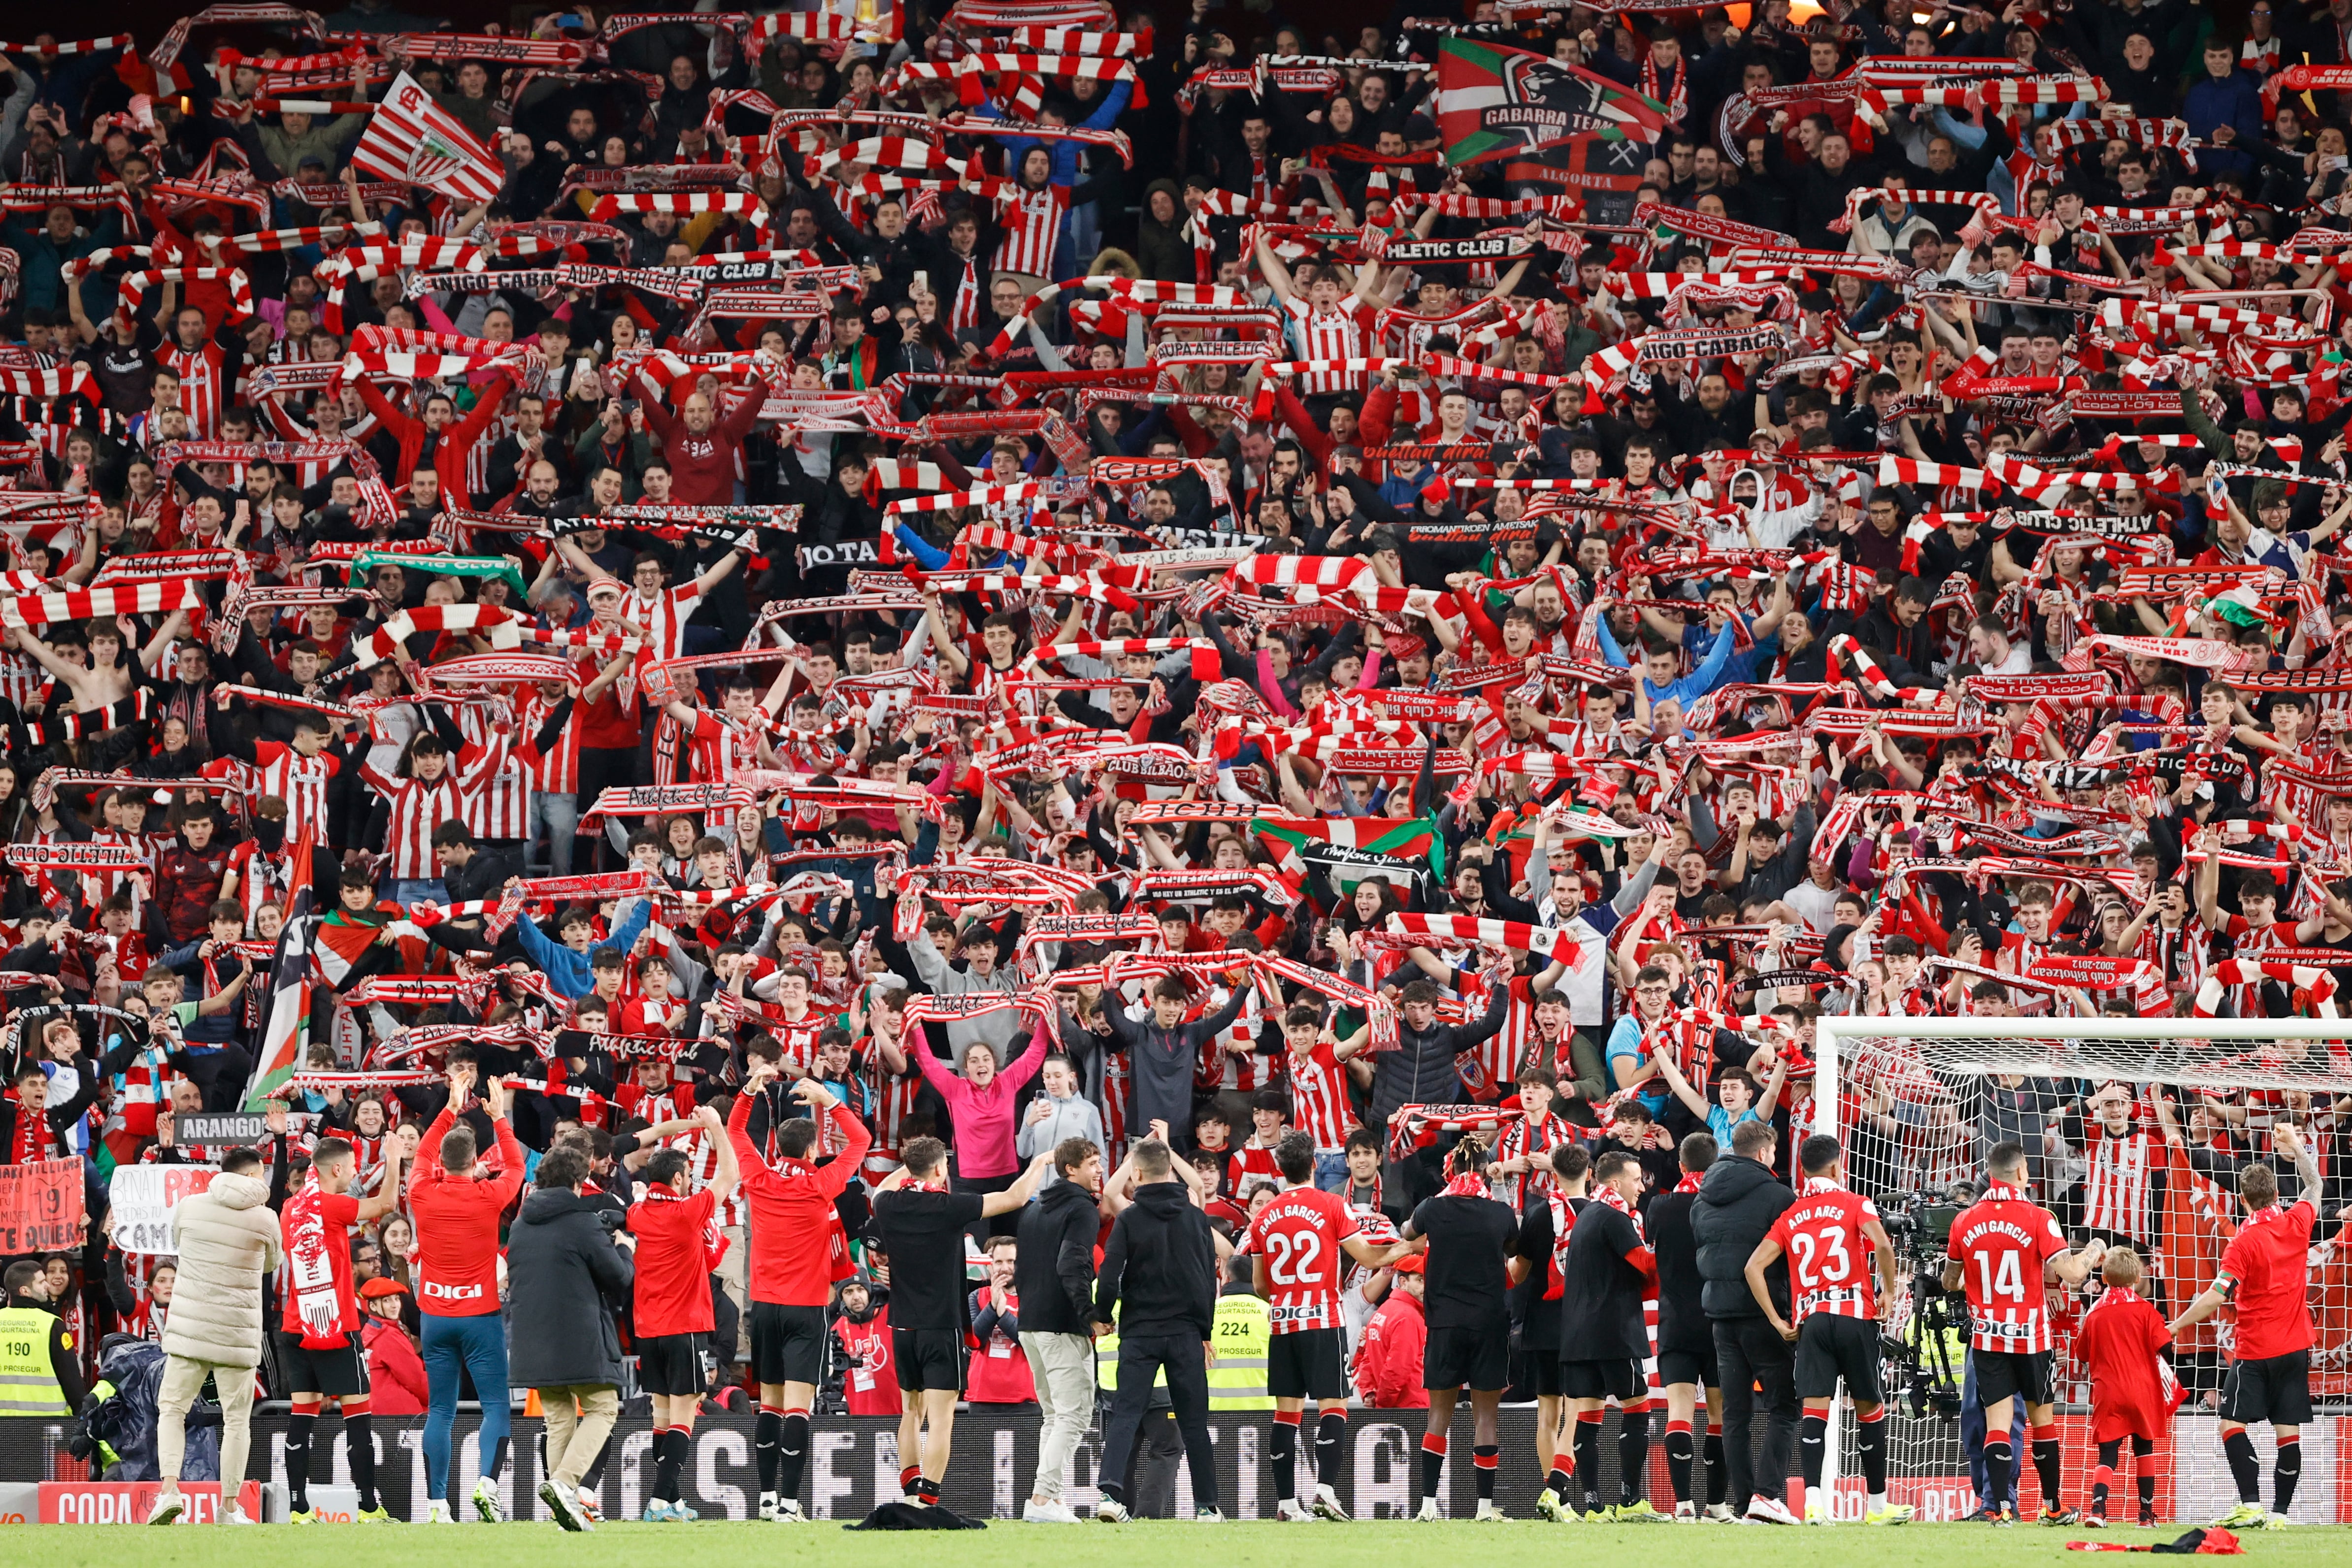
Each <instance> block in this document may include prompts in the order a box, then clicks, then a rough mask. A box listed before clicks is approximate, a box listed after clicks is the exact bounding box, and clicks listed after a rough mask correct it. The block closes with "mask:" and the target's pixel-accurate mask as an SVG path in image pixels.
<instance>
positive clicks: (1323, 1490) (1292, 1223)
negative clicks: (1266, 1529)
mask: <svg viewBox="0 0 2352 1568" xmlns="http://www.w3.org/2000/svg"><path fill="white" fill-rule="evenodd" d="M1274 1157H1275V1163H1276V1167H1277V1168H1278V1169H1279V1170H1280V1171H1281V1173H1282V1179H1283V1181H1284V1182H1285V1183H1286V1186H1285V1187H1284V1188H1283V1190H1282V1192H1281V1193H1280V1194H1279V1195H1277V1196H1276V1197H1275V1199H1274V1201H1273V1202H1271V1203H1269V1204H1267V1205H1266V1206H1265V1207H1264V1208H1261V1209H1259V1210H1258V1211H1257V1214H1256V1215H1255V1217H1254V1218H1252V1219H1251V1220H1250V1224H1249V1229H1248V1230H1247V1232H1245V1233H1244V1236H1243V1238H1242V1240H1241V1242H1240V1244H1239V1245H1238V1246H1237V1247H1236V1248H1235V1249H1234V1250H1235V1252H1236V1253H1244V1252H1245V1253H1247V1254H1249V1256H1250V1260H1251V1263H1250V1267H1251V1270H1252V1271H1253V1280H1254V1285H1253V1288H1254V1289H1255V1291H1257V1293H1258V1294H1259V1295H1260V1296H1262V1297H1264V1298H1265V1301H1267V1303H1268V1304H1269V1306H1270V1307H1271V1309H1272V1310H1271V1311H1270V1312H1268V1314H1267V1319H1268V1322H1269V1325H1270V1327H1271V1328H1272V1330H1273V1335H1272V1338H1271V1339H1270V1340H1269V1341H1268V1343H1267V1345H1266V1361H1265V1387H1266V1392H1267V1393H1269V1394H1271V1395H1272V1396H1274V1427H1273V1430H1272V1432H1271V1434H1270V1437H1269V1440H1268V1442H1267V1444H1266V1453H1267V1457H1268V1458H1269V1459H1270V1460H1271V1461H1272V1463H1273V1468H1274V1495H1275V1499H1276V1501H1275V1517H1276V1519H1286V1520H1287V1519H1307V1518H1310V1517H1316V1516H1320V1517H1321V1518H1324V1519H1340V1520H1343V1519H1346V1518H1347V1517H1348V1515H1347V1512H1346V1511H1345V1510H1344V1509H1343V1508H1342V1507H1341V1506H1340V1503H1339V1490H1338V1485H1339V1460H1340V1456H1341V1454H1342V1453H1343V1452H1344V1451H1345V1449H1346V1448H1347V1442H1346V1437H1347V1430H1348V1374H1347V1356H1346V1347H1345V1345H1344V1344H1343V1343H1341V1340H1342V1333H1341V1318H1340V1312H1339V1280H1340V1275H1341V1272H1342V1270H1341V1268H1340V1262H1339V1260H1340V1256H1341V1254H1343V1253H1344V1254H1345V1255H1346V1256H1348V1257H1349V1258H1352V1259H1354V1260H1356V1261H1357V1262H1358V1263H1360V1264H1362V1265H1363V1266H1364V1267H1366V1268H1368V1269H1378V1268H1381V1267H1382V1266H1384V1265H1386V1264H1388V1263H1391V1262H1393V1261H1395V1260H1397V1259H1398V1258H1400V1257H1402V1256H1403V1254H1404V1253H1405V1252H1406V1251H1408V1250H1410V1249H1409V1248H1408V1247H1407V1245H1406V1244H1405V1243H1403V1242H1399V1243H1397V1244H1396V1245H1395V1246H1393V1247H1376V1246H1374V1245H1373V1244H1372V1243H1370V1241H1367V1240H1365V1239H1364V1238H1363V1237H1362V1236H1361V1235H1360V1234H1359V1231H1360V1228H1361V1227H1360V1225H1359V1224H1358V1222H1357V1219H1356V1215H1355V1211H1354V1210H1352V1209H1350V1208H1349V1207H1348V1204H1347V1200H1346V1199H1345V1198H1342V1197H1340V1196H1339V1194H1337V1193H1334V1192H1325V1191H1322V1190H1321V1189H1319V1188H1318V1187H1317V1186H1315V1185H1314V1176H1315V1145H1314V1142H1313V1140H1311V1139H1310V1138H1308V1137H1307V1134H1304V1133H1298V1132H1292V1133H1287V1134H1284V1135H1283V1138H1282V1141H1281V1143H1279V1144H1278V1145H1276V1147H1275V1154H1274ZM1309 1399H1313V1400H1314V1401H1315V1403H1316V1410H1317V1418H1316V1427H1315V1461H1316V1464H1315V1469H1316V1484H1315V1507H1314V1511H1313V1514H1311V1515H1310V1513H1309V1512H1308V1511H1307V1510H1306V1509H1304V1508H1302V1507H1300V1506H1299V1502H1298V1484H1297V1463H1298V1428H1299V1422H1300V1416H1301V1415H1302V1413H1303V1412H1304V1411H1305V1410H1306V1408H1307V1400H1309Z"/></svg>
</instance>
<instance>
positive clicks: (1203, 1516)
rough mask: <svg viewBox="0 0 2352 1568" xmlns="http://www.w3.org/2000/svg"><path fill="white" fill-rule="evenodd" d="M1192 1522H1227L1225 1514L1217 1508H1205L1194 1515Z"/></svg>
mask: <svg viewBox="0 0 2352 1568" xmlns="http://www.w3.org/2000/svg"><path fill="white" fill-rule="evenodd" d="M1192 1522H1193V1523H1195V1524H1223V1523H1224V1522H1225V1516H1224V1514H1223V1512H1222V1511H1219V1510H1217V1509H1213V1508H1204V1509H1202V1510H1201V1511H1199V1512H1198V1513H1195V1514H1194V1515H1193V1516H1192Z"/></svg>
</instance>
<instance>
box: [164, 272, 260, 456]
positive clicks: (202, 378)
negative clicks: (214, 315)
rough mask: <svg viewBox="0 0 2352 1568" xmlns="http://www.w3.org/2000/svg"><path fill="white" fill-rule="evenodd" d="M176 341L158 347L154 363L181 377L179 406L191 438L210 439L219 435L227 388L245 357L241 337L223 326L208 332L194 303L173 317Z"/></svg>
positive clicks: (173, 330) (174, 339)
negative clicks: (213, 333)
mask: <svg viewBox="0 0 2352 1568" xmlns="http://www.w3.org/2000/svg"><path fill="white" fill-rule="evenodd" d="M172 332H173V341H171V342H168V343H165V344H163V346H161V347H159V348H158V349H156V350H155V362H156V364H158V365H160V366H162V367H163V369H165V370H167V371H171V372H172V373H173V375H176V376H178V377H179V378H180V407H181V410H182V411H183V412H184V413H186V414H187V416H188V437H189V439H190V440H193V441H210V440H212V439H214V438H215V436H217V435H219V434H220V426H221V415H222V414H223V413H226V412H227V410H228V391H229V388H230V386H231V385H232V384H233V383H234V382H235V381H236V366H237V362H238V361H241V360H242V359H243V358H244V357H245V345H244V342H243V340H240V339H237V338H236V337H235V335H234V334H232V333H229V332H228V331H227V330H226V329H223V330H222V333H221V335H220V336H219V337H207V336H205V313H204V312H203V311H201V310H199V309H196V308H194V306H189V307H186V308H183V309H182V310H181V311H180V313H179V314H178V315H177V316H175V317H173V321H172Z"/></svg>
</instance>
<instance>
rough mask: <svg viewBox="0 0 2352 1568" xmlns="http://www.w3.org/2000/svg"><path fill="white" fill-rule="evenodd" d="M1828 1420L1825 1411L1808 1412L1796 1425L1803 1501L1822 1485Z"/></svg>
mask: <svg viewBox="0 0 2352 1568" xmlns="http://www.w3.org/2000/svg"><path fill="white" fill-rule="evenodd" d="M1829 1446H1830V1418H1829V1415H1828V1413H1827V1412H1825V1411H1816V1410H1808V1411H1806V1412H1805V1414H1804V1418H1803V1419H1802V1420H1800V1421H1799V1422H1798V1423H1797V1464H1798V1467H1799V1468H1800V1469H1801V1470H1803V1472H1804V1476H1805V1500H1806V1501H1808V1502H1811V1500H1812V1495H1813V1491H1814V1489H1816V1488H1818V1487H1819V1486H1820V1485H1821V1484H1822V1461H1823V1460H1824V1459H1826V1458H1828V1455H1829Z"/></svg>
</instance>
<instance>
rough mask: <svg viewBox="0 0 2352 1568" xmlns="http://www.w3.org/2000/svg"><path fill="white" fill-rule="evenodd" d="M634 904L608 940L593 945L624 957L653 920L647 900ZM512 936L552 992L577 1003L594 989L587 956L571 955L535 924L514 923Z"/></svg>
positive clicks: (591, 950)
mask: <svg viewBox="0 0 2352 1568" xmlns="http://www.w3.org/2000/svg"><path fill="white" fill-rule="evenodd" d="M635 905H636V906H635V908H634V909H631V910H630V911H629V913H627V914H626V915H622V916H621V919H620V924H619V925H615V926H614V927H613V935H612V937H611V938H610V940H608V941H605V942H601V943H599V944H597V946H604V947H618V948H619V949H620V950H621V951H622V952H624V953H626V952H627V951H628V950H629V949H630V948H632V947H634V946H636V945H637V937H638V936H640V935H642V934H643V933H644V931H645V928H646V921H648V920H650V919H652V918H653V913H654V904H653V900H652V899H650V898H640V899H637V900H635ZM515 935H516V936H518V937H520V938H521V940H522V950H523V951H524V952H525V953H528V954H530V961H531V962H532V963H534V964H537V965H538V966H539V967H540V969H541V972H542V973H544V974H545V975H546V976H547V977H548V978H549V979H550V980H552V981H553V982H554V983H555V988H556V989H557V990H559V991H562V993H563V994H564V995H565V996H567V997H570V998H572V1000H574V1001H577V1000H579V999H580V998H582V997H584V996H586V995H587V994H588V993H589V992H590V991H593V990H594V989H595V988H596V977H595V974H594V972H593V970H591V969H590V968H589V967H588V954H587V953H574V952H573V951H572V949H571V948H569V947H566V946H564V945H563V944H562V943H561V942H558V941H556V940H555V939H554V938H553V937H551V936H548V934H547V933H546V932H544V931H541V929H540V928H539V922H538V921H536V920H518V921H516V922H515ZM594 951H595V948H593V947H592V948H590V949H589V952H592V953H593V952H594Z"/></svg>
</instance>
